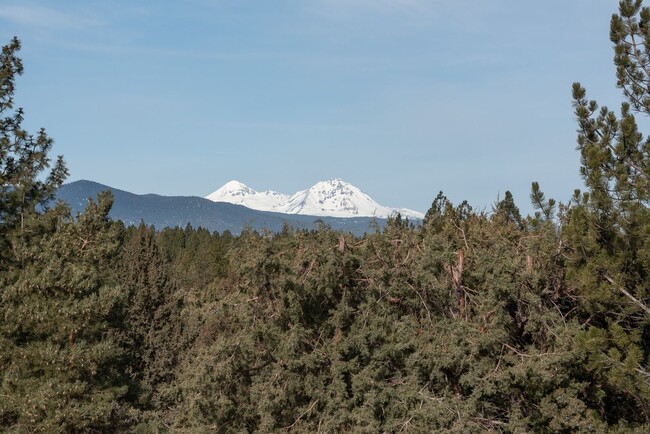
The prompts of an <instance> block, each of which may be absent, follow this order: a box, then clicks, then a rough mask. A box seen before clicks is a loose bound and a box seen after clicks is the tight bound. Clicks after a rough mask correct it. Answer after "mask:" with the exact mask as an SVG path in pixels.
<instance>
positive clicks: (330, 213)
mask: <svg viewBox="0 0 650 434" xmlns="http://www.w3.org/2000/svg"><path fill="white" fill-rule="evenodd" d="M206 199H209V200H212V201H214V202H229V203H234V204H238V205H244V206H246V207H248V208H252V209H257V210H261V211H273V212H280V213H285V214H305V215H313V216H325V217H378V218H386V217H388V216H389V215H392V214H395V213H396V212H400V213H401V214H402V215H403V216H407V217H415V218H420V219H421V218H423V217H424V214H422V213H420V212H417V211H412V210H408V209H399V210H398V209H393V208H387V207H384V206H382V205H380V204H378V203H377V202H375V201H374V200H373V199H372V198H371V197H370V196H368V195H367V194H365V193H364V192H363V191H361V190H360V189H359V188H357V187H355V186H354V185H352V184H350V183H349V182H345V181H344V180H342V179H340V178H333V179H329V180H327V181H321V182H317V183H316V184H314V185H313V186H311V187H310V188H308V189H307V190H302V191H299V192H297V193H295V194H294V195H293V196H288V195H285V194H282V193H278V192H275V191H264V192H256V191H255V190H253V189H251V188H249V187H247V186H246V185H245V184H242V183H241V182H239V181H230V182H229V183H227V184H225V185H224V186H223V187H221V188H219V189H218V190H216V191H215V192H214V193H212V194H210V195H208V196H206Z"/></svg>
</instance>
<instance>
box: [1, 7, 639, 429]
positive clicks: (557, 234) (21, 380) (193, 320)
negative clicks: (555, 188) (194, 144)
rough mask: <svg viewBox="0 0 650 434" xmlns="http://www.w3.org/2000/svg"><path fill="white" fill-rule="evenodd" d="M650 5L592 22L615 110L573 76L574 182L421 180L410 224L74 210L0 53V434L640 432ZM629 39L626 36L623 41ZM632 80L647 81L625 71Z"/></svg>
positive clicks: (102, 206) (100, 204) (61, 172)
mask: <svg viewBox="0 0 650 434" xmlns="http://www.w3.org/2000/svg"><path fill="white" fill-rule="evenodd" d="M648 29H650V10H648V9H641V2H639V1H623V2H621V5H620V9H619V14H618V15H615V16H614V17H613V18H612V27H611V38H612V41H613V43H614V44H615V49H616V58H615V62H616V65H617V73H618V79H619V86H620V87H621V88H622V89H623V92H624V95H625V96H626V101H627V102H625V103H624V104H623V105H622V109H621V112H620V114H615V113H613V112H611V111H609V110H608V109H607V108H599V107H598V106H597V104H596V103H595V102H594V101H589V100H587V98H586V96H585V90H584V89H583V88H582V87H581V86H580V85H579V84H577V83H576V84H575V85H574V88H573V97H574V107H575V113H576V118H577V120H578V126H579V132H578V147H579V151H580V153H581V157H582V159H581V167H580V171H581V174H582V176H583V178H584V181H585V185H586V189H585V191H584V192H582V191H578V190H576V191H575V193H574V195H573V197H572V199H571V200H570V201H569V202H568V203H565V204H556V203H555V202H554V201H553V200H552V199H547V198H545V196H544V193H543V192H542V191H541V189H540V187H539V185H537V184H536V183H533V186H532V193H531V200H532V201H533V203H534V205H535V207H536V209H537V210H538V211H537V212H536V213H535V215H532V216H521V214H520V212H519V210H518V208H517V206H516V204H515V203H514V201H513V198H512V196H511V195H510V194H509V193H506V194H505V197H504V198H503V199H500V200H497V201H496V202H495V203H494V205H493V207H492V209H491V210H489V211H488V212H485V211H479V212H477V211H474V210H473V209H472V208H471V206H470V205H469V204H467V203H466V202H463V203H461V204H459V205H455V204H452V203H451V202H450V201H449V200H448V199H447V198H446V197H445V196H444V195H443V194H442V193H440V194H439V195H438V196H437V197H436V198H435V200H434V201H433V204H432V206H431V208H430V210H429V211H428V212H427V215H426V218H425V219H424V221H423V222H422V224H421V225H413V224H411V223H410V222H409V221H407V220H404V219H402V218H400V217H397V218H393V219H391V220H390V221H389V222H388V225H387V226H386V228H384V229H383V230H381V231H379V230H378V231H376V232H375V233H370V234H367V235H365V236H362V237H355V236H353V235H351V234H346V233H342V232H338V231H334V230H331V229H330V228H328V227H327V226H325V225H323V226H322V227H320V228H319V229H318V230H314V231H303V230H294V229H291V228H289V227H287V228H285V230H283V231H281V232H280V233H259V232H255V231H252V230H246V231H244V232H243V233H242V234H240V235H237V236H233V235H232V234H229V233H227V232H226V233H223V234H219V233H210V232H208V231H206V230H203V229H195V228H191V227H186V228H173V229H162V230H158V231H156V230H155V229H154V228H152V227H147V226H146V225H144V224H142V225H140V226H139V227H124V225H123V224H122V223H121V222H115V221H112V220H110V219H109V218H108V211H109V210H110V206H111V197H110V195H109V194H101V195H100V196H98V198H96V200H94V201H92V202H91V203H90V205H89V206H88V208H87V209H86V211H85V212H84V213H82V214H81V215H78V216H72V215H71V214H70V211H69V209H68V208H67V207H66V206H65V205H63V204H56V205H53V204H51V199H52V197H54V192H55V191H56V189H57V188H58V187H59V186H60V185H61V183H62V182H63V180H64V179H65V177H66V175H67V170H66V168H65V165H64V164H63V160H62V159H61V158H59V159H57V160H56V161H55V164H54V165H53V167H51V168H50V160H49V157H48V153H49V151H50V148H51V145H52V141H51V139H50V138H49V137H48V136H47V135H46V134H45V132H44V131H40V132H39V133H37V134H36V135H30V134H29V133H27V132H26V131H25V130H23V129H22V127H21V122H22V118H23V113H22V110H20V109H17V110H14V108H13V92H14V83H15V78H16V76H17V75H19V74H21V73H22V64H21V62H20V59H19V58H18V57H17V56H16V54H17V52H18V50H19V49H20V44H19V42H18V40H13V41H12V42H11V43H10V44H8V45H7V46H5V47H4V48H3V51H2V54H1V55H0V114H1V116H0V122H1V123H0V313H1V315H0V431H1V432H9V433H28V432H43V433H50V432H70V433H85V432H97V433H107V432H141V433H162V432H184V433H202V432H205V433H208V432H224V433H228V432H314V433H315V432H322V433H339V432H368V433H377V432H417V433H419V432H440V431H449V432H485V431H498V432H648V431H650V306H649V301H650V247H649V246H650V141H649V140H648V139H646V138H644V137H643V136H642V135H641V134H640V133H639V132H638V128H637V124H636V122H635V117H634V113H643V114H650V97H649V96H648V94H649V92H648V91H647V86H646V87H644V85H643V83H648V82H650V77H648V75H647V73H646V71H650V52H649V51H648V50H647V49H646V46H645V45H643V41H648V43H650V36H649V35H648ZM639 41H641V42H639ZM644 80H645V81H644Z"/></svg>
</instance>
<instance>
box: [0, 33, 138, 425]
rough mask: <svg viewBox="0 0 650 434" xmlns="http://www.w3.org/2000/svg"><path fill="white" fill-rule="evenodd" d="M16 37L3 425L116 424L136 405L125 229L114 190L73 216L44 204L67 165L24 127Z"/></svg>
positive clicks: (7, 97)
mask: <svg viewBox="0 0 650 434" xmlns="http://www.w3.org/2000/svg"><path fill="white" fill-rule="evenodd" d="M19 48H20V43H19V42H18V40H17V39H14V40H13V41H12V42H11V43H10V44H9V45H7V46H5V47H4V48H3V50H2V55H1V57H0V68H1V69H0V111H1V112H2V115H3V116H4V117H2V118H1V119H0V122H1V123H0V243H1V244H2V248H0V252H1V253H0V348H1V349H2V350H1V351H0V396H1V399H0V431H3V432H114V431H118V430H120V429H121V428H124V427H126V426H127V424H128V423H129V420H131V418H132V416H134V414H133V413H132V412H131V411H130V407H129V405H128V403H127V402H126V399H125V397H126V395H127V391H128V387H129V385H128V381H127V378H125V376H124V363H123V351H122V349H121V347H120V346H119V344H118V342H116V340H115V339H114V338H113V336H115V332H116V329H117V326H118V324H117V322H116V320H117V318H119V315H118V313H119V310H120V305H121V303H122V301H123V298H122V293H121V291H120V289H119V287H118V286H116V285H115V279H114V278H113V271H112V266H113V263H114V258H115V255H116V254H117V252H118V248H119V245H120V240H121V235H120V233H121V228H120V226H119V225H117V224H115V223H113V222H111V221H110V220H109V219H108V211H109V210H110V207H111V204H112V197H111V196H110V194H102V195H100V196H99V197H98V200H97V202H95V201H90V203H89V205H88V207H87V209H86V211H85V212H84V213H83V214H81V215H79V216H78V217H77V218H76V219H74V218H73V217H72V216H71V215H70V213H69V211H68V209H67V208H66V207H64V206H62V205H60V204H59V205H56V206H55V207H53V208H51V209H48V205H49V203H50V202H51V200H52V198H53V196H54V193H55V191H56V189H57V188H58V187H59V186H60V185H61V183H62V182H63V179H64V178H65V175H66V173H67V171H66V169H65V165H64V164H63V160H62V159H61V158H60V157H59V158H58V159H57V161H56V163H55V165H54V167H53V168H52V170H51V171H49V173H47V174H45V175H44V174H43V172H44V171H46V169H47V168H48V167H49V164H50V161H49V157H48V152H49V150H50V148H51V146H52V140H51V139H50V138H49V137H48V136H47V135H46V134H45V132H44V130H41V131H40V132H39V133H38V134H37V136H36V137H34V136H31V135H29V134H28V133H27V132H26V131H25V130H23V129H22V128H21V122H22V120H23V113H22V110H21V109H18V110H17V111H16V112H15V113H13V114H8V113H6V112H7V111H8V110H11V109H12V107H13V92H14V86H15V78H16V76H17V75H20V74H21V73H22V64H21V62H20V59H19V58H18V57H17V56H16V54H17V51H18V50H19Z"/></svg>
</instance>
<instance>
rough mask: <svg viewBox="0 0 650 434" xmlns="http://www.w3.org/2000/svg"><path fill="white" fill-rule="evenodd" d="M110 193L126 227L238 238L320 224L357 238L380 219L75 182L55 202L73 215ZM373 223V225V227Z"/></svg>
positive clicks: (116, 215) (115, 215) (115, 213)
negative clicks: (247, 232)
mask: <svg viewBox="0 0 650 434" xmlns="http://www.w3.org/2000/svg"><path fill="white" fill-rule="evenodd" d="M105 190H110V191H111V192H112V193H113V196H114V197H115V202H114V204H113V208H112V209H111V213H110V215H111V217H112V218H114V219H116V220H122V221H123V222H124V223H125V224H127V225H134V224H139V223H140V221H144V222H145V223H146V224H147V225H154V226H155V227H156V228H158V229H161V228H164V227H175V226H181V227H183V226H186V225H187V224H188V223H189V224H191V225H192V226H194V227H203V228H206V229H209V230H211V231H220V232H222V231H225V230H229V231H230V232H232V233H235V234H238V233H240V232H241V231H242V229H243V228H244V227H246V226H249V227H251V228H253V229H257V230H261V229H269V230H271V231H279V230H281V229H282V227H283V226H284V225H286V224H288V225H290V226H292V227H296V228H307V229H312V228H315V227H316V225H317V224H319V223H321V222H322V223H324V224H326V225H328V226H330V227H332V228H333V229H338V230H342V231H346V232H351V233H353V234H356V235H361V234H363V233H364V232H372V231H373V225H374V224H375V223H376V224H378V225H379V227H383V226H384V225H385V223H386V221H385V220H383V219H372V218H367V217H360V218H333V217H315V216H306V215H293V214H280V213H272V212H265V211H257V210H253V209H250V208H246V207H244V206H240V205H233V204H229V203H223V202H212V201H210V200H207V199H203V198H201V197H194V196H160V195H157V194H143V195H139V194H133V193H129V192H127V191H124V190H118V189H116V188H112V187H109V186H106V185H103V184H99V183H97V182H92V181H85V180H82V181H75V182H71V183H69V184H65V185H63V186H62V187H61V188H60V189H59V191H58V192H57V196H56V197H57V199H59V200H61V201H63V202H65V203H67V204H68V205H70V207H71V208H72V210H73V212H80V211H83V209H84V208H85V207H86V205H87V203H88V198H89V197H92V198H94V197H95V196H97V194H98V193H100V192H102V191H105ZM373 222H374V223H373Z"/></svg>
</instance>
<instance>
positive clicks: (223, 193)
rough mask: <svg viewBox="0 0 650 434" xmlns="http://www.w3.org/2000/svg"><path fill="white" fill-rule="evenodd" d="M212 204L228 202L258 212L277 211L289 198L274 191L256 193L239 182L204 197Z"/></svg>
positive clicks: (228, 184) (231, 182)
mask: <svg viewBox="0 0 650 434" xmlns="http://www.w3.org/2000/svg"><path fill="white" fill-rule="evenodd" d="M205 198H206V199H208V200H211V201H213V202H228V203H234V204H235V205H244V206H245V207H247V208H251V209H256V210H260V211H276V212H282V211H277V210H278V209H279V208H281V207H282V206H284V204H285V203H287V202H288V201H289V196H288V195H286V194H282V193H278V192H276V191H270V190H269V191H261V192H257V191H255V190H253V189H252V188H250V187H248V186H246V185H245V184H243V183H241V182H239V181H230V182H228V183H226V184H225V185H224V186H223V187H221V188H220V189H218V190H217V191H215V192H213V193H211V194H209V195H208V196H206V197H205Z"/></svg>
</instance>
